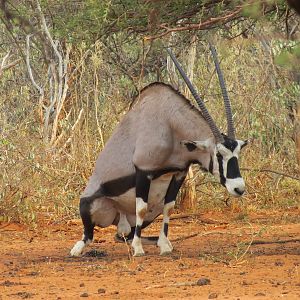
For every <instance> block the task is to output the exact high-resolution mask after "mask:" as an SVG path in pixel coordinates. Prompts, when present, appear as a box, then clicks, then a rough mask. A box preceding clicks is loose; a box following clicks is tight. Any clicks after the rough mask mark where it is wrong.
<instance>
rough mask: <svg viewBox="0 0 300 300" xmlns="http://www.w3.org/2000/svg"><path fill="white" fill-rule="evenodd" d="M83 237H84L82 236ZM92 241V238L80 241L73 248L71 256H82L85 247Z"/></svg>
mask: <svg viewBox="0 0 300 300" xmlns="http://www.w3.org/2000/svg"><path fill="white" fill-rule="evenodd" d="M82 239H83V238H82ZM91 242H92V241H91V240H87V241H86V242H84V241H83V240H81V241H78V242H77V243H76V244H75V245H74V247H73V248H72V250H71V251H70V255H71V256H80V255H81V253H82V251H83V249H84V248H85V247H86V246H87V245H89V244H90V243H91Z"/></svg>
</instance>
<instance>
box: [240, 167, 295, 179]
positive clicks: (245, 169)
mask: <svg viewBox="0 0 300 300" xmlns="http://www.w3.org/2000/svg"><path fill="white" fill-rule="evenodd" d="M240 169H241V170H243V171H253V172H269V173H274V174H277V175H281V176H284V177H288V178H291V179H295V180H298V181H300V178H299V177H296V176H293V175H289V174H286V173H282V172H279V171H275V170H271V169H251V168H240Z"/></svg>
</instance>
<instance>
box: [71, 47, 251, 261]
mask: <svg viewBox="0 0 300 300" xmlns="http://www.w3.org/2000/svg"><path fill="white" fill-rule="evenodd" d="M210 50H211V52H212V55H213V60H214V63H215V67H216V71H217V74H218V77H219V82H220V85H221V91H222V94H223V98H224V104H225V111H226V117H227V126H228V130H227V135H225V134H222V133H221V132H220V130H219V129H218V127H217V126H216V124H215V122H214V121H213V119H212V117H211V116H210V114H209V112H208V111H207V109H206V107H205V104H204V102H203V101H202V100H201V99H200V97H199V96H198V94H197V92H196V91H195V89H194V88H193V86H192V84H191V82H190V81H189V79H188V78H187V76H186V75H185V73H184V71H183V70H182V68H181V66H180V65H179V63H178V62H177V60H176V58H175V57H174V55H173V53H172V52H171V50H170V49H168V52H169V54H170V56H171V58H172V60H173V61H174V63H175V65H176V67H177V69H178V70H179V72H180V73H181V75H182V76H183V78H184V80H185V82H186V83H187V85H188V87H189V89H190V90H191V92H192V94H193V96H194V97H195V99H196V101H197V103H198V105H199V107H200V110H201V112H200V111H199V110H198V109H197V108H196V107H194V106H193V105H192V104H191V102H190V101H189V100H187V99H186V98H185V97H184V96H183V95H181V94H180V93H179V92H177V91H176V90H175V89H174V88H172V87H171V86H170V85H167V84H164V83H152V84H150V85H148V86H147V87H145V88H144V89H143V90H142V91H141V92H140V94H139V96H138V99H136V101H135V104H134V105H133V107H132V108H131V109H130V110H129V111H128V113H127V114H126V115H125V116H124V118H123V119H122V121H121V122H120V123H119V125H118V126H117V128H116V129H115V130H114V132H113V134H112V136H111V137H110V139H109V140H108V142H107V143H106V145H105V147H104V149H103V150H102V151H101V153H100V155H99V157H98V159H97V161H96V166H95V169H94V172H93V174H92V176H91V177H90V179H89V181H88V184H87V186H86V188H85V190H84V192H83V193H82V195H81V198H80V215H81V218H82V222H83V226H84V233H83V237H82V240H80V241H78V242H77V243H76V244H75V245H74V247H73V249H72V250H71V255H72V256H79V255H80V254H81V253H82V251H83V249H84V247H85V246H86V245H87V244H89V243H90V242H92V240H93V232H94V227H95V226H100V227H107V226H110V225H112V224H114V225H116V226H117V232H118V235H119V236H127V238H128V239H132V238H133V240H132V244H131V245H132V247H133V250H134V256H141V255H144V250H143V247H142V239H141V231H142V229H143V228H145V227H146V226H148V225H149V224H151V223H152V222H153V220H154V219H155V218H156V217H157V216H159V215H161V214H163V222H162V227H161V230H160V234H159V237H158V239H157V245H158V246H159V247H160V254H161V255H164V254H167V253H170V252H171V251H172V250H173V247H172V245H171V243H170V241H169V239H168V226H169V219H170V214H171V212H172V209H173V208H174V205H175V200H176V196H177V194H178V191H179V189H180V187H181V185H182V183H183V181H184V179H185V177H186V174H187V171H188V169H189V167H190V165H191V164H198V165H200V166H201V167H202V168H203V169H204V170H207V171H209V172H210V173H212V174H213V175H214V176H215V177H216V178H217V179H218V181H219V182H220V183H221V184H222V185H223V186H224V187H226V189H227V190H228V192H229V193H230V194H232V195H234V196H241V195H243V193H244V191H245V182H244V180H243V178H242V177H241V174H240V170H239V165H238V156H239V153H240V150H241V148H243V147H244V146H245V145H246V144H247V141H242V140H237V139H236V138H235V129H234V125H233V118H232V112H231V106H230V101H229V98H228V94H227V91H226V86H225V82H224V79H223V76H222V73H221V70H220V66H219V62H218V58H217V54H216V50H215V48H214V47H213V46H211V45H210Z"/></svg>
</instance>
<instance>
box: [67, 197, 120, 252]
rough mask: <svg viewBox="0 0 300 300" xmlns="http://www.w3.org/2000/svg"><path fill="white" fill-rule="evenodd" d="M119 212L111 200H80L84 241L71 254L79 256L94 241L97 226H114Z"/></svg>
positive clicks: (102, 198)
mask: <svg viewBox="0 0 300 300" xmlns="http://www.w3.org/2000/svg"><path fill="white" fill-rule="evenodd" d="M116 214H117V211H116V209H115V207H114V204H113V201H112V200H111V199H109V198H105V197H101V198H96V199H92V200H91V199H90V198H81V199H80V216H81V219H82V223H83V226H84V232H83V236H82V240H81V241H78V242H77V243H76V244H75V245H74V247H73V248H72V250H71V252H70V254H71V255H72V256H79V255H80V254H81V253H82V251H83V249H84V247H85V246H87V245H88V244H90V243H91V242H92V241H93V236H94V227H95V225H97V226H100V227H102V228H104V227H107V226H110V225H112V223H113V221H114V219H115V217H116Z"/></svg>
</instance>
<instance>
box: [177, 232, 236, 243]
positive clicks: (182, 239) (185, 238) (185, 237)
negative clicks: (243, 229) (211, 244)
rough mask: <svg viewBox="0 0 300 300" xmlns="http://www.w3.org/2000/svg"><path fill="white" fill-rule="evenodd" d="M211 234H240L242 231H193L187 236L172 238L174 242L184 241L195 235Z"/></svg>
mask: <svg viewBox="0 0 300 300" xmlns="http://www.w3.org/2000/svg"><path fill="white" fill-rule="evenodd" d="M209 234H228V235H240V233H232V232H224V231H207V232H204V233H200V232H198V233H193V234H190V235H186V236H183V237H179V238H177V239H174V240H172V242H180V241H184V240H187V239H190V238H193V237H195V236H198V235H199V236H206V235H209Z"/></svg>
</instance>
